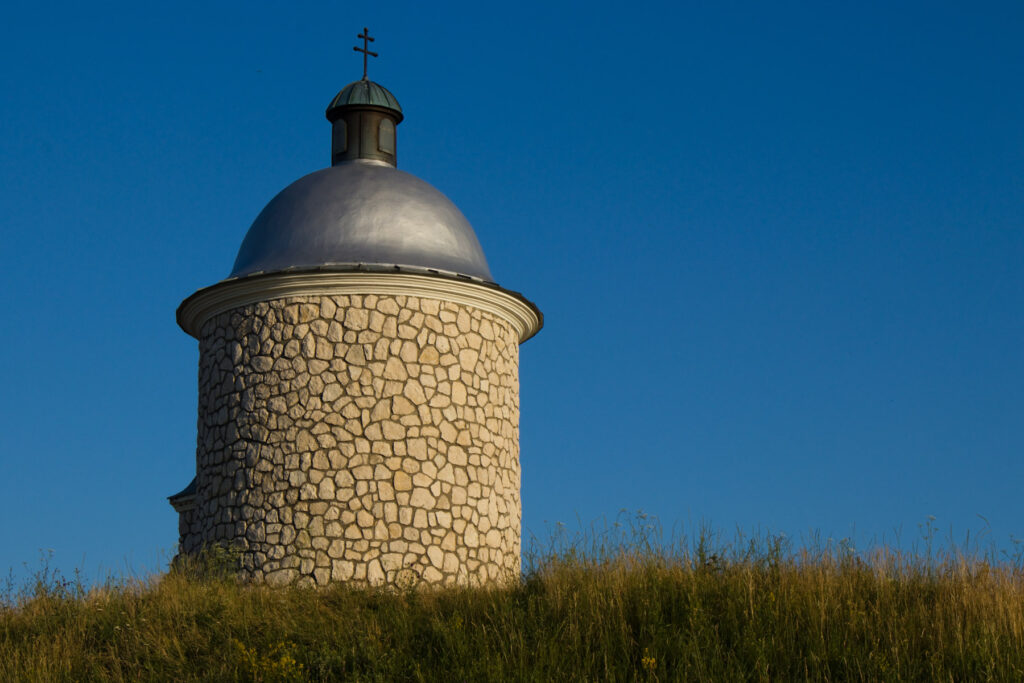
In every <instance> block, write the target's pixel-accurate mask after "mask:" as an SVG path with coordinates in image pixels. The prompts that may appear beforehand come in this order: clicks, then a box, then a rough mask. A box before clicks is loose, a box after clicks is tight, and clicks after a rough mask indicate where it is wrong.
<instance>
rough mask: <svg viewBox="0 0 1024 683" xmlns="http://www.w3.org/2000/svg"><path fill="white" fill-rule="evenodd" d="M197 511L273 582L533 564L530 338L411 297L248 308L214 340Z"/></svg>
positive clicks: (194, 543) (382, 578)
mask: <svg viewBox="0 0 1024 683" xmlns="http://www.w3.org/2000/svg"><path fill="white" fill-rule="evenodd" d="M199 340H200V343H199V353H200V359H199V437H198V447H197V454H196V459H197V490H196V500H195V506H196V507H195V513H194V515H193V519H192V520H191V524H190V525H189V528H188V530H187V532H186V533H184V534H183V536H182V539H181V545H182V550H183V551H184V552H194V551H196V550H197V549H199V548H201V547H203V546H204V545H207V544H213V543H228V544H231V545H233V546H234V547H236V548H238V549H239V550H240V551H241V556H242V563H243V567H244V570H245V572H246V573H247V574H248V575H249V577H250V578H251V579H253V580H257V581H260V580H266V581H268V582H272V583H288V582H292V581H299V582H301V583H315V584H317V585H322V584H325V583H327V582H329V581H356V582H368V583H399V584H404V583H418V582H420V581H423V582H426V583H430V584H452V583H460V584H473V583H490V582H500V581H503V580H506V579H508V578H509V577H513V576H518V573H519V567H520V564H519V563H520V514H521V512H520V510H521V508H520V500H519V479H520V469H519V435H518V424H519V383H518V382H519V380H518V376H519V373H518V358H519V347H518V341H519V340H518V337H517V334H516V332H515V331H514V330H513V328H512V326H511V325H510V324H509V323H508V322H506V321H504V320H502V319H501V318H499V317H498V316H495V315H493V314H491V313H489V312H486V311H482V310H479V309H476V308H472V307H469V306H463V305H458V304H454V303H449V302H445V301H439V300H436V299H427V298H417V297H412V296H408V297H407V296H375V295H339V296H305V297H291V298H286V299H277V300H271V301H269V302H261V303H256V304H250V305H246V306H241V307H238V308H235V309H232V310H230V311H227V312H225V313H221V314H219V315H216V316H214V317H213V318H211V319H210V320H208V321H206V322H205V323H204V324H203V326H202V330H201V333H200V335H199Z"/></svg>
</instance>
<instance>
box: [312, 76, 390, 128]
mask: <svg viewBox="0 0 1024 683" xmlns="http://www.w3.org/2000/svg"><path fill="white" fill-rule="evenodd" d="M351 106H358V107H365V106H371V107H382V108H384V109H390V110H392V111H394V112H396V113H397V114H398V120H399V121H401V120H402V107H401V105H399V104H398V99H397V98H396V97H395V96H394V95H392V94H391V91H390V90H388V89H387V88H385V87H384V86H383V85H381V84H380V83H374V82H373V81H368V80H366V79H365V78H364V79H363V80H361V81H353V82H351V83H349V84H348V85H346V86H345V87H344V88H342V89H341V92H339V93H338V94H337V95H335V96H334V99H333V100H331V103H330V104H329V105H327V118H328V119H329V120H331V121H333V120H334V119H335V118H336V112H337V111H338V110H339V109H342V108H345V107H351Z"/></svg>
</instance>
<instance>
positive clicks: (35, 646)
mask: <svg viewBox="0 0 1024 683" xmlns="http://www.w3.org/2000/svg"><path fill="white" fill-rule="evenodd" d="M811 546H812V547H811V548H799V549H796V548H793V547H792V545H791V544H790V543H789V542H788V541H787V540H786V539H784V538H781V537H772V536H765V537H761V538H755V539H744V538H742V537H740V538H737V539H736V540H735V541H733V542H732V543H728V544H726V543H721V542H717V541H716V539H715V538H713V537H711V536H709V535H708V534H707V533H706V532H705V533H699V534H698V535H697V538H695V539H694V540H692V542H685V541H680V542H676V543H671V544H666V543H663V542H661V540H660V537H659V535H658V531H657V528H656V526H655V525H653V524H651V523H650V520H648V519H646V518H644V517H642V516H641V517H639V518H637V519H635V520H633V521H632V522H631V523H629V524H626V525H625V527H624V528H623V527H618V526H616V527H613V528H611V529H606V530H602V531H600V532H590V533H588V534H585V535H580V536H576V537H568V536H567V535H565V534H561V535H557V534H556V536H555V538H554V540H553V541H552V542H550V543H549V544H548V545H547V546H546V547H545V549H544V551H543V552H535V553H532V554H530V555H528V557H527V558H526V563H525V564H526V568H525V571H524V576H523V578H522V580H521V581H519V582H518V583H516V585H514V586H511V587H508V588H502V589H497V588H490V589H469V588H459V589H445V590H400V591H395V590H383V589H369V588H356V587H351V586H334V587H331V588H329V589H324V590H313V589H300V588H284V589H280V588H279V589H271V588H267V587H263V586H243V585H239V584H237V583H236V582H235V581H234V580H232V578H231V575H230V572H223V571H221V572H218V571H205V572H202V573H199V572H196V571H190V570H188V568H185V569H179V570H176V571H172V572H170V573H168V574H164V575H160V576H154V577H151V578H149V579H147V580H128V581H120V582H109V583H108V585H105V586H102V587H95V588H91V589H88V590H87V589H86V588H84V587H83V586H82V585H81V584H80V583H78V582H76V581H74V580H71V581H68V580H65V579H64V578H62V577H60V576H59V575H55V574H53V573H51V572H49V571H48V570H46V569H45V567H44V569H43V570H42V571H40V573H39V574H38V575H37V577H36V579H35V581H34V582H32V583H31V584H30V585H27V586H23V587H21V588H20V589H14V588H13V587H10V586H9V587H8V589H7V591H6V593H5V594H4V595H3V597H2V599H0V680H3V681H22V680H25V681H62V680H67V681H80V680H102V681H108V680H111V681H122V680H242V681H292V680H313V681H334V680H359V681H394V680H399V681H404V680H409V681H421V680H422V681H487V680H523V681H548V680H558V681H561V680H566V681H575V680H579V681H593V680H609V681H675V680H686V681H790V680H792V681H800V680H814V681H821V680H824V681H845V680H855V681H861V680H870V681H876V680H877V681H920V680H928V681H966V680H970V681H986V680H992V681H1006V680H1019V679H1021V678H1024V568H1022V563H1021V562H1020V561H1019V559H1013V558H1004V559H1002V560H1001V561H997V560H996V559H995V558H994V557H992V556H991V555H992V553H990V554H989V556H987V557H986V556H979V555H978V554H977V553H973V554H968V553H965V552H961V551H956V550H953V551H947V552H941V553H937V552H934V551H933V549H932V547H931V544H930V538H929V544H928V546H927V549H926V552H924V553H921V554H913V553H911V554H901V553H898V552H895V551H892V550H887V549H885V548H880V549H876V550H873V551H870V552H867V553H857V552H855V551H854V550H853V549H852V548H851V547H850V546H849V544H847V543H843V542H840V543H831V542H825V543H812V544H811ZM220 566H223V563H221V565H220ZM215 568H216V567H215ZM193 569H194V568H193Z"/></svg>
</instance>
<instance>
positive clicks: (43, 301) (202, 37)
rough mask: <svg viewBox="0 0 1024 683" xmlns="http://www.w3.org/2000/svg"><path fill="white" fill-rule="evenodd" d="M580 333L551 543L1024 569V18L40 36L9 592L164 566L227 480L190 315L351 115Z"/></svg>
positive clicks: (543, 356)
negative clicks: (618, 530)
mask: <svg viewBox="0 0 1024 683" xmlns="http://www.w3.org/2000/svg"><path fill="white" fill-rule="evenodd" d="M363 26H369V27H370V30H371V33H372V34H373V35H375V36H377V42H376V43H375V44H374V48H375V49H376V50H377V51H378V52H380V54H381V57H380V58H379V59H377V60H374V61H373V62H372V63H371V66H370V69H371V70H370V75H371V77H372V78H374V79H375V80H377V81H379V82H380V83H382V84H384V85H385V86H387V87H388V88H389V89H391V90H392V91H393V92H394V93H395V94H396V95H397V97H398V99H399V101H400V102H401V103H402V106H403V108H404V110H405V113H406V120H405V122H403V123H402V125H401V126H400V127H399V129H398V133H399V164H400V166H401V168H403V169H405V170H407V171H410V172H412V173H414V174H416V175H418V176H420V177H421V178H423V179H425V180H427V181H428V182H430V183H432V184H433V185H435V186H436V187H438V188H439V189H440V190H441V191H442V192H444V193H446V194H447V195H448V196H449V197H450V198H451V199H452V200H453V201H455V203H456V204H458V205H459V207H460V208H461V209H462V210H463V212H464V213H465V214H466V216H467V217H468V218H469V220H470V222H471V223H472V224H473V226H474V227H475V229H476V231H477V234H478V235H479V237H480V240H481V242H482V244H483V246H484V248H485V250H486V253H487V256H488V259H489V261H490V265H491V270H492V271H493V273H494V274H495V276H496V278H497V279H498V281H499V282H500V283H501V284H502V285H504V286H506V287H508V288H510V289H515V290H519V291H522V292H524V293H525V294H526V295H527V296H529V297H530V298H531V299H533V300H534V301H536V302H537V304H538V305H539V306H540V307H541V309H542V310H543V311H544V313H545V315H546V321H547V324H546V327H545V329H544V330H543V331H542V332H541V334H540V335H538V336H537V337H536V338H534V339H533V340H531V341H530V342H528V343H527V344H526V345H525V346H524V347H523V348H522V362H521V365H522V374H521V379H522V397H521V400H522V421H521V432H522V467H523V491H522V494H523V495H522V498H523V511H524V516H523V519H524V525H525V527H526V528H527V530H528V531H533V532H534V533H538V534H542V533H543V532H544V529H545V522H546V521H547V522H549V523H551V522H555V521H563V522H567V523H569V524H570V525H574V524H575V520H576V519H577V518H579V519H581V520H583V522H584V523H585V524H589V523H590V522H591V521H592V520H595V519H600V518H602V517H606V518H610V519H612V518H614V517H615V516H616V515H617V514H618V512H619V510H620V509H623V508H625V509H629V510H637V509H643V510H644V511H646V512H648V513H650V514H653V515H657V516H658V517H659V518H660V519H661V521H662V522H663V523H664V524H665V526H666V527H669V528H671V527H672V526H673V525H676V524H681V525H684V526H685V525H692V524H695V523H698V522H700V521H701V520H708V521H710V523H711V524H712V525H713V526H714V527H716V528H719V529H723V530H725V532H726V534H727V535H729V534H731V532H732V530H733V529H734V528H736V527H737V526H738V527H740V528H742V529H744V530H747V531H754V530H757V529H761V530H770V531H773V532H784V533H787V534H789V535H791V536H796V537H799V536H800V535H802V534H807V533H808V532H810V531H812V530H818V531H819V532H820V533H821V534H822V535H823V536H825V537H827V536H833V537H836V538H838V537H842V536H849V535H851V534H853V535H854V537H855V539H856V540H857V542H858V544H859V545H861V546H864V545H867V544H868V543H870V542H871V541H872V539H882V538H885V539H886V540H889V541H893V540H894V538H895V532H896V531H897V530H899V529H902V541H901V542H902V543H903V544H907V543H908V542H909V541H912V540H913V539H914V538H916V537H917V534H918V525H919V524H921V523H924V522H925V521H926V520H927V519H928V516H929V515H933V516H934V517H935V518H936V522H935V523H936V524H937V525H938V526H939V527H940V528H941V529H942V530H943V531H945V530H946V529H948V528H949V527H952V528H953V531H954V534H955V535H956V536H957V537H958V538H960V537H962V535H963V534H964V533H965V532H967V531H968V530H970V531H972V533H973V532H977V531H979V530H980V529H983V528H984V523H983V522H981V520H980V519H979V518H978V517H977V515H983V516H985V517H986V518H987V519H988V520H989V521H990V522H991V531H990V537H989V538H990V539H992V540H994V541H996V542H997V543H998V544H999V546H1000V547H1001V548H1005V549H1009V550H1012V549H1013V547H1014V546H1013V543H1012V541H1011V537H1012V536H1014V535H1016V536H1019V537H1021V536H1024V504H1022V502H1021V501H1022V498H1024V496H1022V494H1024V457H1022V456H1024V317H1022V313H1024V125H1022V123H1024V40H1022V38H1021V36H1024V4H1021V3H1019V2H1015V1H1014V2H1002V3H994V2H993V3H971V4H970V5H969V6H968V4H966V3H950V2H927V3H926V2H919V3H902V2H901V3H892V2H885V3H881V2H879V3H874V2H858V3H822V2H803V3H794V2H781V3H764V2H745V3H732V2H714V3H707V2H701V3H690V2H660V3H627V4H620V3H614V4H613V3H601V2H588V3H572V4H570V3H564V2H562V3H559V2H555V3H552V2H522V3H516V4H511V5H510V4H504V5H494V4H491V3H479V2H466V3H459V4H456V3H423V2H408V3H406V2H395V3H352V4H346V3H314V2H297V3H292V4H291V6H287V7H286V6H284V5H283V4H282V3H259V2H257V3H244V4H240V3H221V2H206V3H166V4H162V5H155V4H153V3H138V2H132V3H127V2H113V3H100V4H95V3H93V4H88V3H84V4H83V3H48V4H40V3H27V2H17V3H10V4H9V5H8V6H6V7H5V9H4V10H3V12H2V16H0V62H2V63H3V64H4V68H3V69H2V71H0V121H2V124H3V125H2V128H0V209H2V214H0V215H2V219H0V227H2V231H3V232H2V234H3V239H2V242H0V245H2V247H0V248H2V252H0V253H2V254H3V262H4V268H3V269H2V271H0V286H2V288H3V292H4V293H5V297H4V301H5V310H4V314H3V319H4V321H5V322H4V326H3V327H4V334H3V342H2V353H0V376H2V378H3V391H2V394H0V396H2V398H0V400H2V404H0V407H2V415H3V417H2V429H0V518H2V520H3V522H2V527H0V529H2V530H0V571H6V570H7V568H8V567H13V568H14V569H15V571H16V573H17V572H21V571H23V570H22V563H24V562H28V563H29V564H30V565H31V566H34V565H35V564H36V560H37V557H38V551H39V550H40V549H52V551H53V553H54V563H55V564H56V565H57V566H58V567H60V568H62V569H64V570H68V569H70V568H73V567H82V568H84V569H85V570H86V572H87V573H88V574H94V573H95V572H97V568H100V567H102V568H104V569H108V570H113V571H115V572H116V571H121V570H123V569H124V568H125V567H126V566H130V567H131V568H133V569H134V570H135V571H142V572H145V571H149V570H153V569H156V568H158V567H159V564H160V562H161V561H166V559H167V557H168V554H169V553H170V552H171V549H172V548H173V546H174V544H175V542H176V533H177V531H176V517H175V514H174V512H173V510H172V509H171V508H170V506H169V505H168V504H167V502H166V500H165V497H166V496H167V495H169V494H171V493H174V492H175V491H177V490H178V489H180V488H181V487H182V486H184V485H185V484H187V483H188V481H189V479H190V478H191V476H192V474H193V471H194V448H195V423H196V414H195V411H196V396H195V392H196V364H197V345H196V342H195V341H194V340H193V339H191V338H190V337H188V336H187V335H185V333H184V332H182V331H181V330H179V329H178V328H177V326H176V324H175V322H174V310H175V308H176V306H177V305H178V303H179V302H180V301H181V299H183V298H184V297H185V296H187V295H189V294H190V293H192V292H193V291H194V290H196V289H198V288H199V287H202V286H206V285H209V284H212V283H213V282H216V281H217V280H219V279H221V278H223V277H224V276H226V275H227V273H228V271H229V269H230V267H231V264H232V262H233V260H234V257H235V253H236V251H237V248H238V245H239V244H240V242H241V239H242V237H243V235H244V234H245V231H246V230H247V229H248V226H249V225H250V223H251V222H252V220H253V219H254V218H255V217H256V215H257V214H258V213H259V211H260V209H261V208H262V207H263V206H264V205H265V204H266V203H267V202H268V201H269V200H270V199H271V198H272V197H273V196H274V194H276V193H277V192H278V191H279V190H280V189H282V188H284V187H285V186H286V185H288V184H289V183H290V182H292V181H293V180H295V179H297V178H299V177H300V176H302V175H304V174H306V173H308V172H311V171H313V170H315V169H317V168H321V167H323V166H325V165H327V163H328V160H329V136H330V131H329V124H328V123H327V122H326V120H325V119H324V115H323V112H324V109H325V107H326V105H327V103H328V102H329V101H330V99H331V97H332V96H333V95H334V94H335V93H336V92H337V91H338V90H340V89H341V88H342V87H343V86H344V85H345V84H346V83H348V82H349V81H352V80H355V79H357V78H358V77H359V76H360V75H361V62H360V58H359V55H357V54H355V53H354V52H353V51H352V46H353V45H354V44H355V42H356V41H355V34H356V33H358V32H359V31H360V30H361V29H362V27H363Z"/></svg>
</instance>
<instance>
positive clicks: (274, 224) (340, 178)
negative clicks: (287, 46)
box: [230, 160, 494, 282]
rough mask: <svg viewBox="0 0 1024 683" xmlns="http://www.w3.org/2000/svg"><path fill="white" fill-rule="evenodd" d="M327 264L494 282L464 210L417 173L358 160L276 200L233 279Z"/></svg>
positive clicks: (249, 237) (245, 247)
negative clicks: (433, 271)
mask: <svg viewBox="0 0 1024 683" xmlns="http://www.w3.org/2000/svg"><path fill="white" fill-rule="evenodd" d="M321 266H333V267H339V268H352V269H356V268H367V267H368V268H376V269H379V268H381V267H385V268H394V267H396V266H397V267H398V269H399V270H402V269H407V270H412V271H417V270H421V271H422V270H436V271H440V272H442V273H447V274H458V275H465V276H469V277H472V278H479V279H481V280H485V281H487V282H493V281H494V279H493V278H492V277H491V271H490V269H489V268H488V267H487V259H486V258H485V257H484V252H483V249H482V248H481V247H480V242H479V241H478V240H477V238H476V234H475V233H474V232H473V228H472V227H471V226H470V225H469V221H467V220H466V217H465V216H463V215H462V212H461V211H459V210H458V208H456V206H455V205H454V204H453V203H452V202H451V201H450V200H449V199H448V198H447V197H445V196H444V195H443V194H441V193H440V192H438V191H437V190H436V189H434V188H433V187H432V186H431V185H429V184H428V183H426V182H424V181H422V180H420V179H419V178H417V177H416V176H413V175H410V174H408V173H405V172H404V171H399V170H398V169H396V168H393V167H391V166H388V165H385V164H383V163H379V162H372V161H364V160H356V161H351V162H347V163H343V164H339V165H337V166H332V167H330V168H325V169H322V170H319V171H316V172H314V173H310V174H309V175H307V176H305V177H304V178H300V179H299V180H296V181H295V182H294V183H292V184H291V185H289V186H288V187H286V188H285V189H284V190H282V191H281V192H280V193H279V194H278V195H277V196H276V197H274V198H273V199H272V200H270V203H269V204H267V206H266V208H264V209H263V211H262V212H260V215H259V216H257V217H256V220H255V222H253V224H252V227H250V228H249V232H248V233H246V235H245V239H244V240H243V241H242V246H241V248H240V249H239V250H238V257H237V258H236V259H235V265H234V267H233V268H232V271H231V275H230V277H243V276H245V275H252V274H254V273H260V272H274V271H279V270H285V269H304V268H315V267H321Z"/></svg>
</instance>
